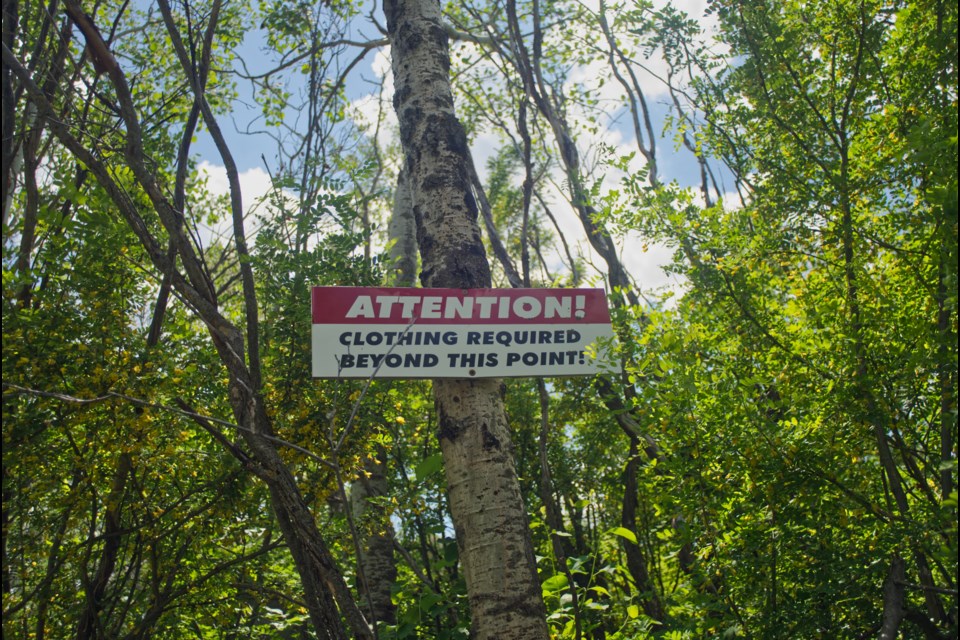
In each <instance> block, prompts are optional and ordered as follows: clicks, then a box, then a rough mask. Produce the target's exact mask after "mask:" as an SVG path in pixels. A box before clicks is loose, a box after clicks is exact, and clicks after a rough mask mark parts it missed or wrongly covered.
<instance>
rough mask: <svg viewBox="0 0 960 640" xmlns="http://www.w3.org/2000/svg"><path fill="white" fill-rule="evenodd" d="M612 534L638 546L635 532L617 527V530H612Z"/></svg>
mask: <svg viewBox="0 0 960 640" xmlns="http://www.w3.org/2000/svg"><path fill="white" fill-rule="evenodd" d="M610 533H612V534H614V535H616V536H620V537H621V538H624V539H626V540H629V541H630V542H632V543H633V544H637V535H636V534H635V533H634V532H633V531H630V529H627V528H626V527H617V528H616V529H611V530H610Z"/></svg>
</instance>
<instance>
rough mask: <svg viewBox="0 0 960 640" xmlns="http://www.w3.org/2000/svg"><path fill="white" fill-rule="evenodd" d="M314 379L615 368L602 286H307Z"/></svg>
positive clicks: (586, 372) (509, 374)
mask: <svg viewBox="0 0 960 640" xmlns="http://www.w3.org/2000/svg"><path fill="white" fill-rule="evenodd" d="M312 294H313V297H312V308H313V336H312V340H313V376H314V377H317V378H370V377H375V378H510V377H513V378H516V377H525V376H534V377H536V376H575V375H590V374H594V373H602V372H610V371H613V370H615V369H616V358H615V354H614V352H613V342H614V338H613V330H612V328H611V326H610V312H609V310H608V309H607V302H606V297H605V296H604V292H603V290H602V289H408V288H371V287H314V288H313V292H312Z"/></svg>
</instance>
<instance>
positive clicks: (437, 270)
mask: <svg viewBox="0 0 960 640" xmlns="http://www.w3.org/2000/svg"><path fill="white" fill-rule="evenodd" d="M384 11H385V13H386V17H387V29H388V31H389V34H390V38H391V44H392V57H393V73H394V80H395V85H396V94H395V96H394V107H395V108H396V111H397V116H398V118H399V120H400V138H401V141H402V143H403V149H404V154H405V156H406V169H407V171H408V172H409V177H410V183H411V188H412V193H413V201H414V213H415V216H416V220H417V239H418V242H419V245H420V255H421V259H422V264H423V270H422V273H421V282H422V283H423V284H424V285H425V286H433V287H451V288H461V289H462V288H471V287H489V286H490V282H491V279H490V267H489V263H488V262H487V257H486V254H485V252H484V249H483V244H482V243H481V240H480V230H479V227H478V225H477V204H476V201H475V200H474V197H473V195H472V192H471V181H470V176H471V169H472V168H471V167H470V165H469V162H470V161H469V150H468V148H467V139H466V134H465V133H464V130H463V127H462V126H461V124H460V122H459V121H458V120H457V117H456V115H455V114H454V110H453V97H452V94H451V91H450V80H449V74H448V72H449V67H450V55H449V50H448V48H447V35H446V32H445V31H444V29H443V25H442V24H441V18H440V7H439V4H438V3H437V2H436V0H408V1H404V0H388V1H387V2H385V3H384ZM500 393H501V385H500V382H499V381H497V380H442V381H441V380H438V381H435V382H434V398H435V401H436V406H437V415H438V417H439V423H440V425H439V426H440V433H439V437H440V448H441V451H442V452H443V459H444V466H445V471H446V478H447V487H448V491H449V495H450V510H451V515H452V518H453V523H454V527H455V529H456V534H457V544H458V545H459V548H460V561H461V563H462V566H463V571H464V577H465V579H466V583H467V593H468V595H469V599H470V611H471V615H472V622H471V637H472V638H477V639H478V640H482V639H486V638H490V639H494V638H496V639H498V640H499V639H502V640H509V639H510V638H517V639H523V640H536V639H543V640H546V638H548V632H547V624H546V608H545V607H544V604H543V600H542V598H541V595H540V583H539V580H538V578H537V570H536V562H535V560H534V557H533V546H532V543H531V540H530V532H529V528H528V527H527V518H526V512H525V510H524V506H523V501H522V499H521V496H520V485H519V482H518V481H517V474H516V468H515V465H514V460H513V453H512V449H513V447H512V443H511V440H510V433H509V430H508V427H507V419H506V414H505V413H504V409H503V399H502V398H501V395H500Z"/></svg>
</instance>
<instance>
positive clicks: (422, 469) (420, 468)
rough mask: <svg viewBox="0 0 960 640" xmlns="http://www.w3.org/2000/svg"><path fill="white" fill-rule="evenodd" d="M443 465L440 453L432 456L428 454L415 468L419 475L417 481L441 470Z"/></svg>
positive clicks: (416, 473)
mask: <svg viewBox="0 0 960 640" xmlns="http://www.w3.org/2000/svg"><path fill="white" fill-rule="evenodd" d="M442 467H443V457H442V456H441V455H440V454H439V453H435V454H433V455H432V456H427V457H426V458H424V459H423V460H422V461H421V462H420V464H418V465H417V468H416V469H415V470H414V474H415V475H416V477H417V482H422V481H423V480H424V479H426V478H429V477H430V476H432V475H433V474H435V473H437V472H438V471H440V469H441V468H442Z"/></svg>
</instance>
